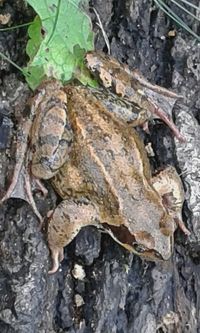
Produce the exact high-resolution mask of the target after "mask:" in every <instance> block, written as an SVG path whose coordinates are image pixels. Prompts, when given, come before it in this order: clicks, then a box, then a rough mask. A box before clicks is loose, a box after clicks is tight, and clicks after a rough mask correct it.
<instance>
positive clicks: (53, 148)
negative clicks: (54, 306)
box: [2, 52, 189, 273]
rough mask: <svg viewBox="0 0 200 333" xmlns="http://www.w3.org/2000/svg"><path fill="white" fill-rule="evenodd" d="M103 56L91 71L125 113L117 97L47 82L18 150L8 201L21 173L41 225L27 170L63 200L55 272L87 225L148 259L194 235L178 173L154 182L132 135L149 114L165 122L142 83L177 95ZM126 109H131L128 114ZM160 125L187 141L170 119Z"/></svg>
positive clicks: (93, 58) (52, 238) (53, 231)
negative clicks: (179, 233)
mask: <svg viewBox="0 0 200 333" xmlns="http://www.w3.org/2000/svg"><path fill="white" fill-rule="evenodd" d="M97 55H98V54H97V53H94V52H93V53H89V54H88V55H87V57H86V60H87V65H88V67H89V68H90V69H91V70H92V71H93V72H94V71H95V72H96V71H98V68H99V72H101V75H100V76H99V77H101V81H103V79H102V78H104V79H105V77H106V81H105V82H107V87H108V88H109V87H112V88H113V87H114V86H115V88H117V89H116V92H117V93H118V95H120V96H121V97H125V98H126V102H123V101H122V100H120V103H118V105H119V104H121V106H120V108H119V107H118V106H117V107H115V106H114V107H113V106H112V107H111V99H113V96H112V98H111V97H110V96H111V95H109V94H108V95H107V98H105V91H104V93H102V94H101V92H98V94H97V93H96V92H95V91H94V90H90V89H88V88H84V87H81V86H73V85H68V86H65V87H63V86H62V85H61V83H59V82H57V81H56V80H50V81H47V82H44V83H43V84H42V85H41V86H40V88H39V89H38V91H37V93H36V95H35V97H34V98H33V99H32V101H31V118H30V121H29V122H27V123H25V125H24V127H23V131H22V132H23V140H21V145H20V144H19V145H18V148H17V156H19V157H20V158H19V159H18V160H17V163H16V167H15V170H14V176H13V180H12V183H11V185H10V187H9V189H8V191H7V193H6V194H5V196H4V197H3V199H2V201H4V200H6V199H8V198H9V197H11V196H13V193H14V194H15V193H16V191H17V185H18V183H19V181H20V177H22V176H21V175H22V174H23V183H24V187H25V195H26V196H27V197H26V200H27V201H28V202H29V203H30V204H31V205H32V207H33V209H34V211H35V213H36V214H37V216H38V217H39V219H40V220H42V217H41V215H40V214H39V212H38V211H37V207H36V205H35V202H34V199H33V196H32V191H31V185H30V184H31V180H30V176H29V174H28V170H29V169H30V170H31V177H32V178H33V176H34V179H35V182H37V184H38V185H39V187H40V189H42V190H43V192H45V190H44V189H43V187H42V185H41V184H40V182H39V180H40V179H50V180H51V183H52V185H53V187H54V188H55V190H56V192H57V193H58V194H59V196H60V197H61V198H62V199H63V200H62V201H61V203H60V204H59V205H58V207H56V209H55V210H54V211H53V212H50V213H49V214H48V244H49V248H50V250H51V255H52V260H53V265H52V269H51V270H50V272H49V273H54V272H56V271H57V269H58V267H59V263H60V261H61V260H62V259H63V248H64V246H66V245H68V244H69V243H70V242H71V241H72V240H73V239H74V237H75V236H76V235H77V233H78V232H79V231H80V229H81V228H82V227H84V226H87V225H95V226H97V227H98V228H100V229H101V230H102V229H103V230H105V231H107V232H108V233H109V234H110V235H111V237H112V238H113V239H114V240H115V241H117V242H118V243H119V244H121V245H122V246H123V247H125V248H126V249H127V250H129V251H131V252H134V253H136V254H138V255H140V256H142V257H144V258H146V259H149V260H158V259H160V260H167V259H169V258H170V256H171V253H172V248H173V233H174V230H175V228H176V224H179V225H180V226H181V228H182V230H183V231H184V232H185V233H186V234H189V232H188V230H187V229H186V228H185V226H184V224H183V222H182V217H181V210H182V205H183V201H184V191H183V187H182V183H181V180H180V178H179V176H178V174H177V172H176V170H175V169H174V168H173V167H168V168H166V169H165V170H163V171H162V172H160V173H159V174H157V175H156V176H154V177H152V174H151V169H150V165H149V160H148V158H147V153H146V150H145V147H144V144H143V142H142V141H141V139H140V137H139V136H138V134H137V132H136V131H135V130H134V129H133V126H137V125H140V124H142V123H144V122H146V120H147V119H148V116H149V113H150V114H152V113H156V114H157V115H159V116H160V115H161V116H162V112H161V111H159V112H157V111H155V108H156V107H155V105H154V102H152V100H151V99H150V98H149V97H148V96H146V95H143V94H141V89H140V88H141V84H143V85H146V86H148V87H152V89H154V90H158V91H160V92H161V93H163V94H167V93H168V94H169V95H171V96H174V97H175V96H176V97H177V95H176V94H174V93H172V92H169V91H167V90H166V89H164V88H161V87H158V86H154V85H151V84H149V83H148V82H147V81H145V80H144V78H143V77H141V76H138V72H134V73H131V72H129V71H128V69H127V67H123V66H122V72H121V67H120V64H119V63H118V62H117V61H116V60H113V59H112V58H109V59H110V60H109V59H107V60H109V61H110V70H109V64H108V63H107V62H105V59H106V58H105V56H104V55H103V54H99V57H97ZM97 65H98V66H97ZM97 67H98V68H97ZM102 69H103V72H102ZM106 71H107V72H106ZM102 73H103V74H102ZM120 78H121V79H120ZM136 79H138V81H137V80H136ZM120 80H121V81H120ZM135 81H137V82H135ZM126 85H127V89H126ZM138 85H139V88H138ZM131 89H132V90H131ZM133 89H134V91H133ZM131 91H132V93H133V94H135V95H134V98H132V95H131V93H130V92H131ZM97 95H98V96H97ZM96 96H97V97H96ZM141 96H142V97H141ZM127 97H129V98H128V101H127ZM118 99H119V97H118ZM124 103H125V104H124ZM127 103H131V108H130V109H129V112H128V114H126V105H127ZM129 106H130V104H129ZM122 109H123V112H122V113H121V112H120V110H122ZM108 110H109V111H108ZM130 110H131V112H130ZM110 111H111V112H110ZM123 113H124V114H123ZM161 118H162V117H161ZM162 119H163V120H164V121H165V122H166V123H167V124H169V125H170V127H171V129H172V130H173V131H174V134H175V135H176V136H177V137H179V138H180V139H181V135H180V133H179V132H178V130H177V129H176V128H175V125H174V124H173V123H171V121H169V118H168V117H166V116H164V118H162ZM127 123H131V126H128V125H127ZM28 142H29V143H30V148H29V149H27V146H28ZM24 170H25V171H24ZM23 171H24V173H23Z"/></svg>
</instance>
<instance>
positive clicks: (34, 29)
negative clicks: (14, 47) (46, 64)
mask: <svg viewBox="0 0 200 333" xmlns="http://www.w3.org/2000/svg"><path fill="white" fill-rule="evenodd" d="M41 28H42V23H41V20H40V18H39V16H36V17H35V19H34V21H33V22H32V23H31V25H30V26H29V28H28V35H29V38H30V39H29V40H28V43H27V45H26V53H27V54H28V56H29V58H30V61H32V60H33V58H34V56H35V55H36V54H37V52H38V50H39V47H40V44H41V43H42V39H43V38H42V33H41Z"/></svg>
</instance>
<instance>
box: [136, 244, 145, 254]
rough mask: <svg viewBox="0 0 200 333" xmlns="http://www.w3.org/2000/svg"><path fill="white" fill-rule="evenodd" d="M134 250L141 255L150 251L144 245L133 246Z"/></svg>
mask: <svg viewBox="0 0 200 333" xmlns="http://www.w3.org/2000/svg"><path fill="white" fill-rule="evenodd" d="M133 248H134V250H135V251H136V252H137V253H139V254H140V253H144V252H147V251H148V249H147V248H146V247H145V246H144V245H142V244H133Z"/></svg>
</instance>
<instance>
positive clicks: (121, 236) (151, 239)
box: [103, 216, 173, 261]
mask: <svg viewBox="0 0 200 333" xmlns="http://www.w3.org/2000/svg"><path fill="white" fill-rule="evenodd" d="M166 222H167V223H170V222H171V223H172V225H173V220H172V219H171V217H170V216H167V218H166ZM167 223H166V225H167ZM103 227H104V229H106V231H107V232H108V233H109V234H110V236H111V237H112V238H113V239H114V240H115V241H116V242H117V243H119V244H120V245H122V246H123V247H124V248H126V249H127V250H128V251H130V252H133V253H135V254H137V255H139V256H140V257H143V258H144V259H146V260H150V261H157V260H168V259H169V258H170V256H171V253H172V244H173V232H172V229H170V228H167V227H166V228H163V226H162V228H160V227H159V229H157V230H156V228H154V229H152V230H149V231H148V232H147V231H141V230H140V231H139V230H138V231H134V232H131V230H130V228H128V227H127V226H124V225H123V226H122V225H121V226H113V225H108V224H106V223H104V224H103ZM163 231H165V232H164V233H163Z"/></svg>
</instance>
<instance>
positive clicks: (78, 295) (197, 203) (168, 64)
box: [0, 0, 200, 333]
mask: <svg viewBox="0 0 200 333" xmlns="http://www.w3.org/2000/svg"><path fill="white" fill-rule="evenodd" d="M197 3H198V1H196V4H197ZM92 6H94V7H95V8H96V10H97V12H98V14H99V16H100V18H101V20H102V24H103V27H104V29H105V32H106V33H107V36H108V38H109V41H110V46H111V54H112V55H113V56H115V57H116V58H117V59H118V60H120V61H122V62H126V63H127V64H128V65H129V66H131V67H137V68H139V69H140V70H141V71H142V73H143V74H144V75H145V77H146V78H148V79H149V80H151V81H152V82H155V83H157V84H160V85H163V86H165V87H170V88H173V89H174V90H175V91H177V92H179V93H181V94H182V95H183V96H184V102H183V105H181V104H177V105H176V108H175V110H174V115H175V118H176V123H177V125H178V127H179V128H180V130H181V132H182V133H183V134H184V136H185V137H186V140H187V141H186V143H184V144H183V143H180V142H178V141H177V140H174V139H173V138H172V135H171V132H170V131H169V130H168V129H167V128H166V126H165V125H163V124H161V123H160V122H157V123H155V124H154V126H153V125H152V127H151V135H150V136H148V137H146V138H145V140H146V141H147V142H148V141H150V142H152V145H153V148H154V151H155V158H154V159H153V161H152V162H153V163H154V165H155V167H156V168H158V167H160V166H163V165H166V164H172V165H175V166H176V167H177V169H178V170H179V171H180V173H181V175H182V180H183V183H184V186H185V193H186V201H185V205H184V212H183V215H184V221H185V223H186V225H187V226H188V228H189V229H190V231H191V236H189V237H186V236H184V234H183V233H182V232H181V231H180V230H178V231H177V232H176V234H175V244H174V253H173V256H172V258H171V260H169V261H168V262H165V263H162V264H161V263H160V264H157V263H149V262H145V261H142V260H141V259H140V258H139V257H137V256H133V255H131V254H129V253H128V252H127V251H126V250H124V249H122V248H121V247H120V246H119V245H118V244H115V243H114V241H113V240H112V239H111V238H110V237H109V236H107V235H104V234H103V235H101V234H100V233H99V232H98V231H97V230H96V229H95V228H92V227H87V228H85V229H84V230H82V231H81V232H80V234H79V235H78V236H77V237H76V239H75V240H74V241H73V242H72V243H71V244H70V245H69V246H68V247H67V248H66V251H65V260H64V261H63V263H62V267H61V269H60V271H59V272H58V273H57V274H55V275H53V276H48V274H47V271H48V268H49V265H50V257H49V251H48V247H47V243H46V240H45V234H43V233H42V232H41V231H38V221H37V218H36V217H35V216H34V213H33V212H32V211H31V209H30V207H29V205H28V204H26V203H24V202H23V201H21V200H17V199H12V200H9V201H8V202H6V203H5V204H4V205H3V206H1V207H0V240H1V242H0V258H1V259H0V300H1V301H0V332H1V333H14V332H19V333H27V332H29V333H45V332H46V333H47V332H48V333H58V332H59V333H61V332H70V333H72V332H73V333H75V332H76V333H81V332H84V333H86V332H87V333H92V332H95V333H101V332H102V333H103V332H104V333H134V332H145V333H154V332H160V333H162V332H192V333H194V332H200V323H199V318H200V316H199V315H200V314H199V304H200V299H199V297H200V292H199V290H200V247H199V243H200V157H199V156H200V127H199V122H200V116H199V108H200V94H199V84H200V48H199V45H198V43H197V42H196V41H195V40H194V38H193V37H191V36H190V35H187V34H186V33H185V32H183V31H182V30H181V29H178V31H177V33H176V37H169V36H168V33H169V31H172V30H173V25H172V23H171V22H170V21H169V20H168V19H167V18H166V17H165V15H164V14H163V13H162V12H161V11H160V10H158V9H156V8H155V6H154V5H153V4H152V3H151V1H147V0H118V1H117V0H107V1H105V0H94V1H91V7H92ZM0 12H1V13H3V14H5V13H9V14H10V15H11V18H10V24H13V25H16V24H17V23H18V24H19V23H22V22H24V21H28V20H29V19H30V15H31V13H30V12H29V10H28V9H27V7H26V6H25V4H24V3H23V1H11V0H10V1H0ZM179 15H182V13H181V12H179ZM91 17H92V19H93V22H94V28H95V31H96V48H97V49H100V50H104V51H106V46H105V41H104V38H103V37H102V33H101V31H100V30H99V28H98V26H97V24H95V22H96V17H95V15H94V12H92V11H91ZM185 19H187V20H188V22H189V23H190V25H191V27H192V28H193V29H194V30H195V31H198V29H200V27H198V26H197V25H196V23H195V22H193V21H189V18H188V17H185ZM25 35H26V34H25V31H24V30H23V29H22V30H14V31H11V32H4V33H0V51H2V52H3V53H4V54H6V55H7V56H9V57H10V58H11V59H12V60H13V61H16V62H17V63H18V64H19V65H22V62H23V60H24V56H23V54H22V53H23V52H24V51H23V50H24V46H25V38H24V36H25ZM0 70H1V79H0V99H1V104H0V149H1V150H0V168H1V169H0V170H1V172H0V188H1V194H3V190H5V189H6V187H7V183H6V179H7V180H8V178H6V177H8V175H9V174H11V173H12V170H13V165H14V158H13V156H14V145H13V144H12V145H11V141H12V142H13V140H11V139H12V138H13V137H14V134H15V133H16V130H17V124H18V122H19V121H20V118H21V117H22V116H23V110H24V106H25V102H26V100H27V97H28V96H29V95H30V91H29V90H28V88H27V85H26V84H25V83H24V81H23V78H22V77H21V76H20V74H19V73H18V72H17V71H16V70H14V68H13V67H12V66H11V65H10V64H9V63H7V62H5V61H3V60H0ZM11 147H12V148H11ZM36 200H37V203H38V207H39V208H40V210H41V212H42V214H45V212H47V211H48V209H49V208H51V207H55V204H56V195H55V194H54V192H53V190H52V189H51V188H49V196H48V198H47V199H43V198H42V197H41V196H39V195H37V198H36Z"/></svg>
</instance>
